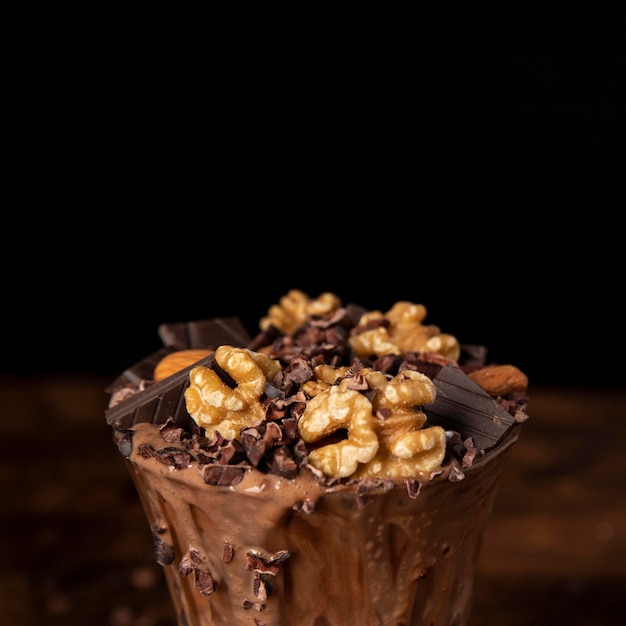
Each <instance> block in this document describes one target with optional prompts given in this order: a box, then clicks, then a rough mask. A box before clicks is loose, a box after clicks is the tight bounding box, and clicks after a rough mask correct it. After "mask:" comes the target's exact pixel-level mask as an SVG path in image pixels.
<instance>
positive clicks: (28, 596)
mask: <svg viewBox="0 0 626 626" xmlns="http://www.w3.org/2000/svg"><path fill="white" fill-rule="evenodd" d="M108 382H109V379H104V378H102V377H99V376H80V377H59V376H52V377H31V378H29V377H17V376H15V377H13V376H6V375H5V376H3V377H0V406H2V410H3V417H2V419H1V420H0V433H1V434H2V452H1V457H0V458H1V465H0V467H1V474H0V477H1V478H0V481H1V482H0V484H1V486H2V512H1V514H0V522H1V524H2V526H1V528H2V551H1V553H0V563H1V565H2V567H1V569H0V576H1V579H0V621H1V623H2V624H7V625H10V626H22V625H31V624H32V625H36V626H42V625H46V624H50V625H64V626H82V625H85V626H87V625H88V626H100V625H102V626H131V625H132V626H175V621H174V619H173V614H172V610H171V607H170V605H169V598H168V595H167V590H166V587H165V583H164V580H163V577H162V572H161V570H160V567H159V566H158V565H156V563H155V561H154V557H153V549H152V539H151V536H150V533H149V531H148V527H147V523H146V521H145V519H144V516H143V511H142V509H141V506H140V504H139V501H138V499H137V497H136V494H135V491H134V487H133V485H132V483H131V481H130V477H129V476H128V475H127V472H126V468H125V467H124V465H123V463H122V459H121V457H120V456H119V453H118V452H117V449H116V448H115V446H114V445H113V443H112V439H111V432H110V429H109V427H108V426H107V425H106V424H105V422H104V416H103V414H104V408H105V404H106V396H105V393H104V388H105V387H106V385H107V384H108ZM530 397H531V403H530V405H529V410H528V412H529V414H530V420H529V421H528V422H527V423H526V424H525V426H524V430H523V432H522V437H521V439H520V441H519V442H518V444H517V446H516V448H515V450H514V453H513V456H512V458H511V461H510V463H509V466H508V468H507V471H506V473H505V476H504V478H503V480H502V483H501V486H500V489H499V492H498V497H497V500H496V504H495V508H494V512H493V517H492V519H491V522H490V526H489V531H488V535H487V538H486V540H485V544H484V548H483V552H482V555H481V560H480V564H479V569H478V576H477V581H476V588H475V598H474V610H473V616H472V621H471V626H554V625H555V624H567V625H568V626H583V625H584V626H598V625H601V626H610V625H613V624H615V625H617V624H620V625H621V624H622V623H623V619H624V616H625V615H626V601H625V599H624V598H625V594H626V499H625V497H624V493H625V490H624V479H625V478H626V454H625V446H626V388H624V389H567V388H543V387H542V388H531V390H530Z"/></svg>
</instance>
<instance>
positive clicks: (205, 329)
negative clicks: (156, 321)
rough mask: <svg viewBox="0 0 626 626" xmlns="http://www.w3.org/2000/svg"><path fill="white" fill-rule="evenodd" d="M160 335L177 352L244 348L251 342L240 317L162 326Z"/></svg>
mask: <svg viewBox="0 0 626 626" xmlns="http://www.w3.org/2000/svg"><path fill="white" fill-rule="evenodd" d="M158 333H159V337H160V338H161V341H162V342H163V344H164V345H165V346H166V347H168V348H174V349H175V350H188V349H210V350H214V349H215V348H217V347H218V346H221V345H231V346H235V347H244V346H245V345H247V344H248V342H249V341H250V335H249V334H248V331H247V330H246V328H245V326H244V325H243V324H242V322H241V320H240V319H239V318H238V317H214V318H212V319H208V320H196V321H191V322H180V323H175V324H161V325H160V326H159V328H158Z"/></svg>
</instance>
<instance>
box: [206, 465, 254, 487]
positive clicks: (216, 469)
mask: <svg viewBox="0 0 626 626" xmlns="http://www.w3.org/2000/svg"><path fill="white" fill-rule="evenodd" d="M246 470H247V466H246V465H217V464H212V463H207V464H206V465H201V466H200V467H199V471H200V475H201V476H202V480H204V482H205V483H206V484H207V485H219V486H222V487H230V486H233V485H237V484H239V483H240V482H241V481H242V480H243V476H244V474H245V473H246Z"/></svg>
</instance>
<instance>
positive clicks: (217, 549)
mask: <svg viewBox="0 0 626 626" xmlns="http://www.w3.org/2000/svg"><path fill="white" fill-rule="evenodd" d="M425 316H426V310H425V308H424V307H423V306H422V305H415V304H413V303H410V302H399V303H397V304H396V305H394V307H393V308H392V309H391V310H389V311H387V312H386V313H382V312H379V311H365V310H364V309H362V307H358V306H355V305H347V306H344V305H343V304H342V302H341V301H340V300H339V298H338V297H337V296H335V295H334V294H322V295H321V296H319V297H318V298H316V299H311V298H310V297H309V296H308V295H306V294H304V293H303V292H300V291H297V290H293V291H291V292H289V293H288V294H287V295H286V296H285V297H284V298H283V299H281V301H280V303H279V304H277V305H274V306H273V307H271V308H270V309H269V311H268V316H267V317H265V318H263V319H262V320H261V322H260V332H259V333H258V334H257V335H256V336H254V337H250V336H249V335H248V334H247V331H246V329H244V328H243V326H242V325H241V323H240V322H239V321H238V319H236V318H215V319H211V320H204V321H195V322H187V323H181V324H168V325H163V326H161V327H160V328H159V334H160V336H161V338H162V340H163V343H164V346H163V348H162V349H161V350H159V351H158V352H157V353H155V354H153V355H150V356H149V357H147V358H146V359H144V360H143V361H141V362H140V363H138V364H136V365H135V366H133V367H131V368H129V369H128V370H127V371H126V372H124V373H123V374H122V375H121V376H120V377H118V379H116V380H115V381H114V382H113V384H112V385H111V387H110V389H109V391H110V393H111V400H110V408H109V409H108V411H107V413H106V419H107V422H108V423H109V424H110V425H111V426H112V428H113V434H114V439H115V441H116V443H117V445H118V448H119V450H120V452H121V454H122V456H123V458H124V459H125V462H126V463H127V465H128V468H129V471H130V473H131V476H132V477H133V480H134V482H135V485H136V487H137V492H138V494H139V496H140V497H141V500H142V503H143V506H144V509H145V511H146V515H147V518H148V520H149V524H150V528H151V530H152V534H153V537H154V545H155V554H156V559H157V561H158V562H159V563H160V564H161V565H162V566H163V567H164V570H165V576H166V580H167V583H168V586H169V589H170V592H171V597H172V601H173V603H174V606H175V609H176V613H177V616H178V621H179V624H181V626H182V625H187V626H196V625H197V626H201V625H202V626H214V625H217V624H225V625H228V626H232V625H234V624H252V625H256V626H270V625H272V626H279V625H280V626H282V625H289V624H298V625H303V626H306V625H311V626H322V625H326V626H333V625H337V626H339V625H344V624H359V625H363V626H369V625H384V626H387V625H393V624H398V625H399V624H403V625H426V624H428V625H440V626H452V625H454V626H460V625H462V624H466V623H467V620H468V615H469V610H470V607H471V595H472V586H473V577H474V571H475V568H476V563H477V559H478V557H479V554H480V548H481V545H482V541H483V537H484V534H485V531H486V527H487V523H488V519H489V515H490V512H491V509H492V505H493V501H494V498H495V494H496V491H497V486H498V482H499V478H500V476H501V473H502V471H503V468H504V467H505V464H506V462H507V459H508V458H509V455H510V454H511V450H512V446H513V444H514V443H515V441H516V440H517V438H518V437H519V435H520V430H521V428H522V423H523V422H524V421H525V419H526V418H527V416H526V413H525V409H526V404H527V396H526V389H527V379H526V377H525V376H524V374H523V373H522V372H520V371H519V370H518V369H517V368H515V367H513V366H511V365H487V364H486V350H485V349H484V348H482V347H478V346H466V345H463V344H460V343H459V342H458V341H457V339H456V338H455V337H454V336H453V335H449V334H445V333H442V332H441V331H440V329H439V328H438V327H436V326H433V325H426V324H424V323H423V322H424V318H425Z"/></svg>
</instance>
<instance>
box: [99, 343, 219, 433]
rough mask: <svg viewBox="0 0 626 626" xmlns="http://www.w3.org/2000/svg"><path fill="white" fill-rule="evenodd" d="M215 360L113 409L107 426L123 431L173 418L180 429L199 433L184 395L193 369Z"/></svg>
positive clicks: (211, 358) (203, 361)
mask: <svg viewBox="0 0 626 626" xmlns="http://www.w3.org/2000/svg"><path fill="white" fill-rule="evenodd" d="M211 360H213V355H210V356H208V357H206V359H202V360H201V361H199V362H198V363H194V364H193V365H190V366H188V367H186V368H184V369H182V370H180V371H179V372H176V373H175V374H172V375H171V376H169V377H168V378H165V379H163V380H161V381H159V382H157V383H154V384H153V385H150V386H149V387H146V388H145V389H144V390H143V391H139V392H138V393H136V394H134V395H133V396H131V397H129V398H127V399H126V400H123V401H122V402H120V403H119V404H116V405H115V406H113V407H111V408H109V409H108V410H107V411H106V412H105V418H106V421H107V424H109V425H110V426H113V427H114V428H116V429H118V430H119V429H123V428H132V427H133V426H134V425H135V424H138V423H140V422H152V423H153V424H164V423H165V422H166V421H167V419H168V418H169V417H171V418H173V420H174V421H175V422H176V424H177V425H178V426H179V427H180V428H184V429H186V430H188V431H189V432H198V426H197V424H196V423H195V422H194V421H193V419H192V418H191V416H190V415H189V413H187V407H186V405H185V397H184V393H185V390H186V389H187V387H188V386H189V372H190V370H191V369H192V368H193V367H195V366H197V365H207V364H208V363H209V362H210V361H211Z"/></svg>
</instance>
